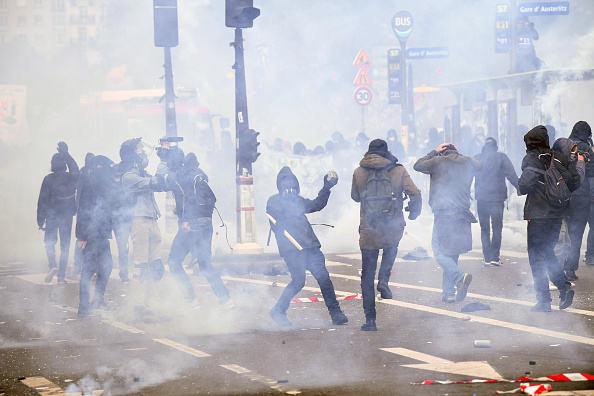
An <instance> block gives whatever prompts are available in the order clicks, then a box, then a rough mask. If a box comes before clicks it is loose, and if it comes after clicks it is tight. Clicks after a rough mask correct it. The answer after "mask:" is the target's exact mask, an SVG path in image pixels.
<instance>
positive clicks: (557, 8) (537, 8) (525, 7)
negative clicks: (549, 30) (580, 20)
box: [518, 1, 569, 16]
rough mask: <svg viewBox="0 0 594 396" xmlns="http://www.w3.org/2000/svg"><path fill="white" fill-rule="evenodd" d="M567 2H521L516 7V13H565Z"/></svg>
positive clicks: (567, 11)
mask: <svg viewBox="0 0 594 396" xmlns="http://www.w3.org/2000/svg"><path fill="white" fill-rule="evenodd" d="M567 14H569V2H568V1H558V2H554V3H522V4H520V6H519V7H518V15H520V16H523V15H567Z"/></svg>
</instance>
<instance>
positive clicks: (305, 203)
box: [266, 166, 348, 326]
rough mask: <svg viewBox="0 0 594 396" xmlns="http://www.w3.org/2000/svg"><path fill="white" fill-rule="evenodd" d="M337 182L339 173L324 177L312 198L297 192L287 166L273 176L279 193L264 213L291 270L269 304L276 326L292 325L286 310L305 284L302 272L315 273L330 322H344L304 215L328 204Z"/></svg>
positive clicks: (345, 319)
mask: <svg viewBox="0 0 594 396" xmlns="http://www.w3.org/2000/svg"><path fill="white" fill-rule="evenodd" d="M336 183H338V176H336V174H335V173H334V175H333V177H328V175H325V176H324V187H322V189H321V190H320V191H319V193H318V196H317V197H316V198H315V199H313V200H311V199H307V198H303V197H302V196H301V195H299V181H298V180H297V177H296V176H295V175H294V174H293V172H292V171H291V168H289V167H288V166H283V167H282V169H281V170H280V171H279V172H278V175H277V177H276V187H277V188H278V194H275V195H273V196H271V197H270V198H268V202H267V204H266V213H267V214H268V216H269V219H270V223H271V224H270V226H271V228H272V231H274V235H275V237H276V243H277V245H278V250H279V253H280V255H281V257H282V258H283V259H284V260H285V262H286V263H287V267H288V268H289V271H290V272H291V282H290V283H289V284H288V285H287V287H286V288H285V290H283V293H282V295H281V296H280V298H279V299H278V301H277V303H276V304H275V305H274V307H272V309H271V310H270V312H269V314H270V317H271V318H272V319H273V320H274V321H275V322H276V323H277V324H278V325H279V326H291V325H292V323H291V321H289V319H288V318H287V313H286V312H287V309H288V308H289V304H290V303H291V300H292V299H293V297H295V295H297V293H299V292H300V291H301V289H303V287H304V286H305V271H306V270H309V271H310V272H311V274H312V275H313V276H314V278H315V279H316V281H317V282H318V284H319V285H320V289H321V291H322V296H323V297H324V303H325V304H326V307H327V308H328V311H329V313H330V317H331V318H332V323H333V324H335V325H343V324H346V323H347V322H348V318H347V317H346V315H345V314H344V313H343V312H342V310H341V309H340V306H339V304H338V301H337V300H336V293H335V292H334V285H333V284H332V280H331V279H330V274H329V273H328V270H327V269H326V259H325V257H324V254H323V253H322V252H321V250H320V248H321V246H322V245H321V244H320V241H319V240H318V238H317V237H316V234H315V233H314V231H313V228H312V227H311V224H310V223H309V220H308V219H307V217H306V216H305V214H306V213H313V212H317V211H320V210H322V209H323V208H324V207H325V206H326V204H327V203H328V198H329V197H330V189H331V188H332V187H334V186H335V185H336Z"/></svg>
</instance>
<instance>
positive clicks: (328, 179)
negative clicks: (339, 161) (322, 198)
mask: <svg viewBox="0 0 594 396" xmlns="http://www.w3.org/2000/svg"><path fill="white" fill-rule="evenodd" d="M337 183H338V175H337V174H336V172H334V171H330V172H328V173H327V174H326V175H324V188H325V189H328V190H330V189H331V188H332V187H334V186H335V185H336V184H337Z"/></svg>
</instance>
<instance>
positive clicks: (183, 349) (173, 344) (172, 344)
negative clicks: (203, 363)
mask: <svg viewBox="0 0 594 396" xmlns="http://www.w3.org/2000/svg"><path fill="white" fill-rule="evenodd" d="M153 341H155V342H158V343H161V344H163V345H167V346H169V347H171V348H174V349H177V350H178V351H181V352H184V353H187V354H188V355H192V356H196V357H208V356H210V355H209V354H208V353H206V352H202V351H199V350H198V349H194V348H192V347H189V346H187V345H184V344H180V343H179V342H175V341H171V340H168V339H167V338H153Z"/></svg>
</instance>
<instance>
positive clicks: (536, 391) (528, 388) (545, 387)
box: [493, 384, 553, 395]
mask: <svg viewBox="0 0 594 396" xmlns="http://www.w3.org/2000/svg"><path fill="white" fill-rule="evenodd" d="M551 389H553V388H552V386H551V385H549V384H534V385H530V384H520V387H519V388H516V389H512V390H509V391H495V392H493V393H496V394H498V395H501V394H504V393H524V394H527V395H540V394H541V393H545V392H548V391H550V390H551Z"/></svg>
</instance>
